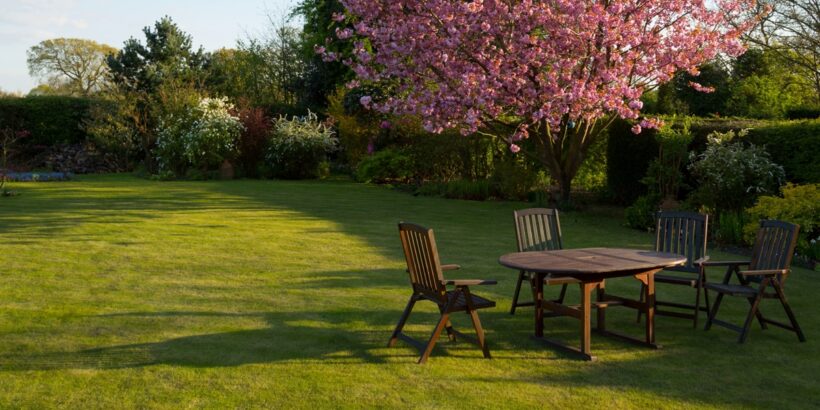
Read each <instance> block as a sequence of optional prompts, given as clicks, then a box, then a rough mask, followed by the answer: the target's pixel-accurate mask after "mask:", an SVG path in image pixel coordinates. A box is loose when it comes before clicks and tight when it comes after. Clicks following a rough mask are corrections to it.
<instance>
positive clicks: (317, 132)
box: [265, 111, 338, 179]
mask: <svg viewBox="0 0 820 410" xmlns="http://www.w3.org/2000/svg"><path fill="white" fill-rule="evenodd" d="M334 134H335V133H334V132H333V130H332V129H331V128H330V126H329V125H327V124H325V123H321V122H319V119H318V118H317V117H316V114H314V113H312V112H310V111H308V114H307V115H306V116H304V117H293V118H291V119H287V118H285V117H279V119H278V120H277V121H276V122H275V123H274V126H273V129H271V132H270V134H269V140H268V144H269V145H268V150H267V154H266V156H265V159H266V161H267V164H268V165H269V166H270V167H271V170H272V171H273V175H274V176H276V177H280V178H287V179H306V178H317V177H319V176H321V174H322V172H321V171H322V163H323V162H324V161H326V160H327V154H328V153H330V152H332V151H335V150H336V149H337V147H338V141H337V140H336V138H335V137H334Z"/></svg>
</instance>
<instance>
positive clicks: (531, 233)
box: [510, 208, 581, 315]
mask: <svg viewBox="0 0 820 410" xmlns="http://www.w3.org/2000/svg"><path fill="white" fill-rule="evenodd" d="M513 217H514V218H515V239H516V243H517V244H518V252H530V251H548V250H549V251H551V250H557V249H563V245H562V243H561V223H560V221H559V219H558V210H557V209H546V208H530V209H522V210H519V211H513ZM533 277H534V275H532V274H531V273H530V272H526V271H520V272H519V273H518V281H517V282H516V284H515V293H514V294H513V300H512V307H510V314H511V315H514V314H515V309H516V308H517V307H519V306H533V305H534V303H533V302H519V301H518V297H519V296H520V294H521V284H522V283H524V281H527V283H528V284H530V289H533V286H532V280H533ZM571 283H581V282H580V281H578V280H577V279H574V278H569V277H557V276H555V277H553V276H548V277H547V278H546V279H545V280H544V284H545V285H547V286H551V285H561V293H560V294H559V295H558V299H555V300H554V302H555V303H564V296H566V294H567V285H568V284H571ZM533 299H535V298H534V297H533Z"/></svg>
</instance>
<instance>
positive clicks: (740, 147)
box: [689, 130, 785, 211]
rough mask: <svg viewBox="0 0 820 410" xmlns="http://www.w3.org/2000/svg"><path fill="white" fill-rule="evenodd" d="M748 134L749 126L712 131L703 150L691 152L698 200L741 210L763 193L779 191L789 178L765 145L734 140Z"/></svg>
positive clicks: (713, 206)
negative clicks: (774, 160) (760, 145)
mask: <svg viewBox="0 0 820 410" xmlns="http://www.w3.org/2000/svg"><path fill="white" fill-rule="evenodd" d="M745 135H746V131H745V130H744V131H740V132H738V133H737V134H735V133H734V132H733V131H729V132H727V133H718V132H715V133H712V134H710V135H709V137H708V140H709V144H708V145H707V147H706V150H705V151H704V152H703V153H702V154H700V155H695V154H694V153H692V154H690V161H691V162H690V164H689V171H691V173H692V176H694V177H695V179H696V180H697V182H698V188H697V189H696V190H695V192H694V193H693V198H694V199H695V201H696V202H698V203H699V204H701V205H705V206H706V207H707V208H709V209H711V210H716V211H724V210H727V211H740V210H742V209H743V208H746V207H748V206H750V205H752V204H753V203H754V201H755V199H757V197H758V196H759V195H762V194H774V193H776V192H777V190H778V188H779V187H780V185H781V184H782V183H783V181H784V180H785V172H784V171H783V167H781V166H780V165H777V164H775V163H774V162H772V160H771V159H770V158H769V153H768V152H766V150H765V149H763V148H762V147H758V146H755V145H748V146H747V145H745V144H743V143H742V142H734V141H732V140H733V139H735V138H736V137H743V136H745Z"/></svg>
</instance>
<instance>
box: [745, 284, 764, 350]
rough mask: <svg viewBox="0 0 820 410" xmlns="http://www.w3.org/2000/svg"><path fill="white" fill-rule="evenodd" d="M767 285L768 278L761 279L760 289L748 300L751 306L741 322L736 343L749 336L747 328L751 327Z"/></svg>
mask: <svg viewBox="0 0 820 410" xmlns="http://www.w3.org/2000/svg"><path fill="white" fill-rule="evenodd" d="M767 286H769V279H763V283H761V284H760V290H759V291H758V292H757V296H756V297H755V298H752V299H751V300H750V302H751V304H752V306H751V308H750V309H749V314H748V315H746V321H745V322H744V323H743V331H741V332H740V337H738V338H737V342H738V343H743V342H745V341H746V337H748V336H749V328H751V327H752V320H754V318H755V317H756V316H758V308H759V307H760V299H762V298H763V293H764V292H765V291H766V287H767Z"/></svg>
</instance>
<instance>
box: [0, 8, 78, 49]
mask: <svg viewBox="0 0 820 410" xmlns="http://www.w3.org/2000/svg"><path fill="white" fill-rule="evenodd" d="M4 8H5V10H4V12H3V13H2V14H0V42H5V43H12V44H15V43H16V44H19V43H24V44H25V45H27V46H28V45H31V44H34V43H37V42H39V41H42V40H45V39H48V38H53V37H58V36H59V35H58V33H60V32H62V31H65V30H67V29H68V30H83V29H85V28H87V27H88V23H87V22H86V21H85V20H83V19H82V18H78V17H76V16H75V15H74V14H75V12H76V11H77V1H75V0H17V1H13V2H11V3H10V4H6V5H4Z"/></svg>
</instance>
